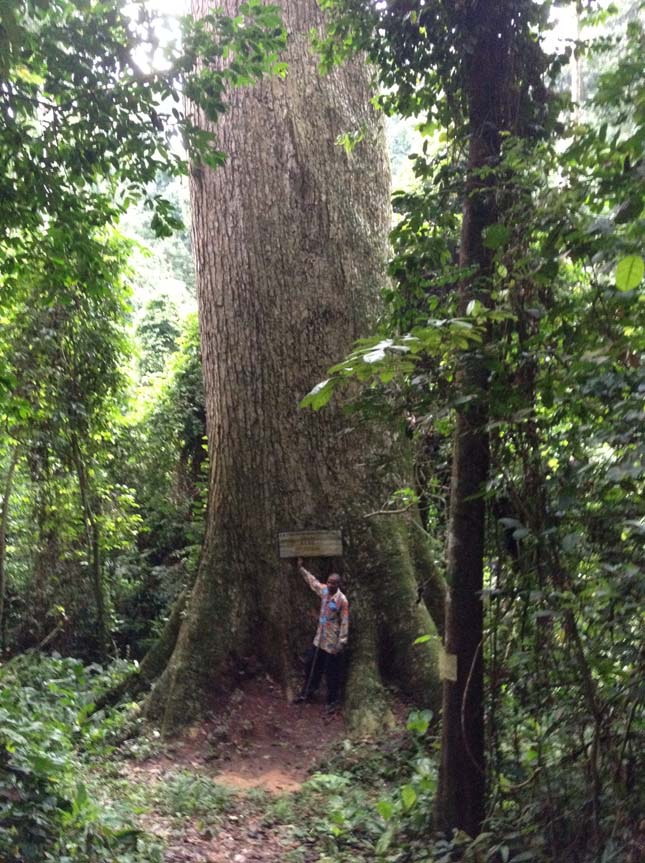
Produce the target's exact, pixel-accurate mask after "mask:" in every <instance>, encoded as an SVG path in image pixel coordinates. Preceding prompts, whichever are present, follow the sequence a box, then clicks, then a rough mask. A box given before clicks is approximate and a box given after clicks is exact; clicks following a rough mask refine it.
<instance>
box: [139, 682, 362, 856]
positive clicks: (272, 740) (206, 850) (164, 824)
mask: <svg viewBox="0 0 645 863" xmlns="http://www.w3.org/2000/svg"><path fill="white" fill-rule="evenodd" d="M222 708H223V709H222V710H221V711H219V710H218V716H217V718H216V719H211V720H208V721H206V722H204V723H202V724H200V725H199V726H195V727H194V728H192V729H190V731H189V732H188V733H187V734H186V735H185V736H184V737H183V738H182V739H180V740H177V741H175V742H173V743H172V744H170V745H169V746H167V747H166V748H165V749H164V751H163V753H161V754H159V755H155V756H153V757H151V758H149V759H147V760H145V761H143V762H141V763H139V764H130V765H129V766H128V768H127V774H128V776H129V777H130V778H132V779H133V780H136V781H138V782H140V783H144V784H145V785H147V786H150V787H152V786H154V785H157V784H159V783H164V781H168V780H169V778H171V777H172V776H173V775H174V774H177V773H178V772H180V771H181V772H184V773H186V772H188V773H195V774H197V775H200V776H203V777H207V778H208V779H210V780H212V781H213V782H215V783H217V784H218V785H220V786H221V785H223V786H225V787H226V788H229V789H231V790H234V791H247V792H248V791H249V790H251V789H258V790H259V791H262V792H266V794H267V795H270V797H269V799H270V800H273V799H275V800H277V799H278V798H279V796H280V795H284V794H289V793H294V792H297V791H298V790H299V789H300V787H301V785H302V783H303V782H304V781H305V780H306V779H307V777H308V776H309V775H310V773H311V771H312V768H314V766H315V765H317V764H320V762H321V761H324V758H325V754H326V753H328V752H332V751H333V748H334V745H335V744H337V743H338V742H339V741H340V740H342V739H343V738H344V737H345V734H346V732H345V724H344V720H343V717H342V714H337V715H336V716H334V717H333V718H331V719H327V718H326V717H325V716H324V707H323V705H322V704H320V703H317V704H304V705H290V704H287V703H286V701H285V699H284V695H283V693H282V691H281V690H280V688H279V687H278V686H276V685H275V684H274V683H273V682H272V681H271V679H270V678H268V677H262V678H256V679H255V680H252V681H249V682H248V683H247V684H245V685H244V687H242V688H240V689H237V690H235V692H234V693H233V694H232V696H231V698H230V699H229V701H228V703H227V704H226V705H223V706H222ZM256 808H257V807H256ZM141 826H142V827H143V828H144V829H145V830H147V831H149V832H151V833H153V834H155V835H157V836H159V837H161V838H163V839H164V840H165V842H166V843H167V851H166V856H165V863H225V861H226V863H258V861H264V863H284V861H285V860H288V859H289V851H293V850H294V849H295V848H296V847H298V843H297V842H295V841H294V840H293V838H292V837H291V836H290V831H289V829H288V828H285V826H284V825H283V824H277V823H276V824H272V823H271V819H267V817H266V813H264V812H262V811H253V810H252V809H251V811H246V810H244V809H240V811H238V812H235V811H233V812H228V813H225V814H223V815H222V817H221V818H220V819H219V820H218V824H217V826H216V827H213V826H208V827H206V828H204V826H203V819H202V822H200V819H196V818H192V819H186V820H185V821H184V823H182V825H181V827H180V828H178V826H177V822H176V820H174V821H173V819H171V818H169V817H165V816H163V815H161V814H159V813H155V812H150V813H147V814H145V815H144V816H142V817H141ZM297 859H298V860H302V861H303V863H310V861H311V863H313V861H316V860H317V859H318V854H316V853H315V852H314V851H313V850H311V849H309V850H308V849H302V850H301V852H300V853H299V854H298V857H297Z"/></svg>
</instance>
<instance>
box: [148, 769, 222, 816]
mask: <svg viewBox="0 0 645 863" xmlns="http://www.w3.org/2000/svg"><path fill="white" fill-rule="evenodd" d="M155 802H156V804H157V807H158V809H159V811H161V812H162V813H163V814H166V815H169V816H174V817H177V818H182V817H200V818H203V819H205V820H206V821H208V822H209V823H216V822H217V820H218V819H219V818H220V817H221V816H222V815H224V814H226V813H228V812H231V811H232V810H233V809H234V808H235V807H236V806H237V803H236V795H235V793H234V792H233V791H231V790H230V789H229V788H225V787H224V786H223V785H218V783H217V782H215V781H213V780H212V779H210V778H208V777H207V776H200V775H196V774H194V773H189V772H187V771H181V772H177V773H172V774H171V775H170V776H168V777H166V778H165V779H164V781H163V782H161V783H160V784H159V786H158V788H157V790H156V793H155Z"/></svg>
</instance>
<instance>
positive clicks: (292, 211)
mask: <svg viewBox="0 0 645 863" xmlns="http://www.w3.org/2000/svg"><path fill="white" fill-rule="evenodd" d="M224 8H225V10H226V11H227V12H229V13H235V12H236V11H237V6H236V3H235V2H234V0H227V2H225V3H224ZM282 9H283V17H284V21H285V24H286V26H287V29H288V33H289V47H288V49H287V57H286V60H287V62H288V64H289V71H288V74H287V77H286V79H284V80H280V79H272V80H269V81H267V82H265V83H263V84H262V85H260V86H256V87H254V88H252V89H244V90H236V91H234V92H233V93H232V94H231V95H230V98H229V110H228V112H227V114H226V115H225V116H224V118H223V119H222V120H221V121H220V122H219V123H218V127H217V135H218V139H219V146H220V147H221V149H222V150H224V151H225V152H226V153H227V154H228V161H227V163H226V165H225V166H224V168H222V169H220V170H217V171H215V172H213V171H210V170H208V169H206V168H205V167H195V168H194V170H193V173H192V182H191V194H192V206H193V218H194V228H193V231H194V248H195V253H196V269H197V284H198V299H199V311H200V328H201V341H202V362H203V369H204V382H205V391H206V402H207V428H208V439H209V449H210V453H211V473H210V491H209V501H208V517H207V529H206V538H205V545H204V551H203V555H202V563H201V566H200V569H199V572H198V576H197V580H196V584H195V587H194V590H193V592H192V596H191V598H190V601H189V603H188V607H187V612H186V619H185V621H184V623H183V625H182V627H181V631H180V633H179V637H178V640H177V645H176V648H175V651H174V653H173V656H172V658H171V660H170V663H169V665H168V667H167V668H166V670H165V672H164V674H163V675H162V677H161V679H160V681H159V682H158V684H157V686H156V688H155V691H154V692H153V694H152V696H151V699H150V702H149V711H150V713H151V714H152V715H156V716H158V717H160V718H161V719H162V725H163V728H164V729H165V730H166V731H167V732H168V731H173V730H175V729H176V728H177V727H179V726H180V725H182V724H184V723H185V722H187V721H189V720H190V719H191V718H193V717H195V716H198V715H199V714H200V713H202V712H203V711H204V709H205V708H207V707H208V705H209V704H210V702H211V699H212V696H213V693H214V691H215V689H216V688H220V687H223V686H225V685H226V682H227V678H228V676H229V673H230V672H231V670H232V669H233V668H234V667H235V665H236V663H238V662H239V661H240V660H241V659H243V658H244V657H248V656H249V655H254V656H255V657H256V658H258V659H259V660H260V661H261V662H262V664H263V665H264V667H265V668H266V669H267V670H268V671H269V672H270V673H271V674H272V675H273V676H274V677H275V678H276V679H278V680H279V681H281V682H282V684H283V685H284V686H285V689H286V691H287V693H289V692H291V691H293V687H294V685H295V683H296V673H295V672H294V667H295V664H296V663H295V660H296V657H297V655H298V653H300V652H302V651H303V649H304V648H305V647H306V646H307V644H308V643H310V642H311V639H312V637H313V629H314V626H315V625H313V626H312V623H311V621H310V618H309V613H310V611H311V610H312V605H314V604H315V601H316V599H315V597H313V595H312V594H310V592H308V590H307V588H306V587H305V585H304V584H302V583H301V580H300V579H299V578H298V577H297V576H294V575H292V574H291V567H290V566H288V565H287V564H285V563H284V562H282V563H281V562H280V561H279V560H278V556H277V548H276V541H277V534H278V532H279V531H281V530H294V529H305V528H341V529H342V530H343V535H344V546H345V555H344V558H343V561H342V568H343V575H344V590H345V592H346V593H347V594H348V597H349V599H350V607H351V612H350V615H351V624H350V643H351V644H352V645H353V650H354V659H353V662H352V663H351V670H350V674H349V682H348V693H347V703H348V706H349V708H350V712H351V714H352V716H351V721H352V722H353V724H354V725H355V727H373V726H374V724H375V717H378V716H382V715H383V714H382V712H381V710H382V702H383V691H382V684H381V671H387V672H389V673H390V674H391V675H393V676H395V677H397V678H398V679H399V680H400V681H401V683H402V685H403V687H404V688H405V689H406V690H407V691H408V692H410V693H411V694H412V695H414V696H415V697H416V698H417V699H418V700H419V701H420V702H421V703H425V704H430V705H432V706H434V707H435V708H436V707H437V706H438V696H439V686H438V678H437V670H436V668H437V662H436V652H437V646H438V645H437V639H436V630H435V627H434V625H433V623H432V620H431V617H430V614H429V613H428V610H427V609H426V607H425V605H424V603H423V602H419V601H418V598H417V593H418V591H417V584H416V579H415V571H414V561H413V558H412V556H411V554H410V551H409V536H408V534H409V530H410V529H414V528H410V527H409V525H408V524H407V523H406V522H403V521H398V520H394V519H393V518H392V517H387V518H380V519H365V517H364V516H365V514H367V513H368V512H370V511H371V510H373V509H374V501H379V500H382V499H383V497H384V492H385V496H386V495H387V492H388V491H389V490H391V488H392V485H391V482H390V478H389V477H388V475H387V473H386V472H384V471H383V470H382V468H381V465H382V464H383V463H384V462H385V461H386V460H387V459H388V458H389V459H393V460H396V455H395V451H396V447H397V446H398V445H399V444H398V443H397V442H396V441H393V440H391V439H388V438H387V437H386V436H385V435H384V434H379V433H375V432H374V431H368V430H366V429H364V428H361V427H355V421H354V420H353V419H352V418H351V417H349V416H347V415H346V414H344V413H343V411H342V410H341V409H340V407H339V406H338V405H336V406H333V407H331V408H329V409H327V410H325V411H323V412H321V413H320V414H316V413H313V412H310V411H303V410H300V409H299V407H298V404H299V401H300V400H301V399H302V397H303V396H304V395H305V394H306V393H307V392H308V391H309V390H310V389H311V387H312V386H313V385H314V384H315V383H316V382H318V381H319V380H320V379H321V378H322V377H324V374H325V370H326V369H327V368H328V367H329V366H330V365H331V364H332V363H334V362H337V361H338V360H339V358H342V357H343V356H344V355H345V354H346V353H347V352H348V350H349V349H350V347H351V346H352V343H353V342H354V340H355V339H356V338H358V337H360V336H364V335H366V334H367V333H368V332H369V328H370V324H371V323H372V322H373V320H374V313H375V311H376V309H377V301H378V291H379V288H380V287H381V286H382V285H383V283H384V279H385V261H386V257H387V251H388V247H387V235H388V231H389V222H390V209H389V170H388V165H387V160H386V156H385V151H384V146H383V139H382V128H381V123H380V121H379V119H378V117H376V116H375V114H374V111H373V109H372V107H371V105H370V101H369V100H370V97H371V95H372V93H371V87H370V76H369V72H368V70H367V68H366V67H365V66H364V64H363V63H362V62H359V61H355V62H353V63H351V64H348V65H347V66H345V67H343V68H340V69H336V70H334V71H333V72H332V73H331V74H330V75H328V76H326V77H324V78H323V77H321V76H320V75H319V74H318V72H317V68H316V67H317V61H316V58H315V57H314V56H313V55H312V52H311V48H310V36H309V33H310V30H311V29H312V28H316V29H320V27H321V24H322V18H321V13H320V11H319V9H318V7H317V5H316V4H315V3H314V2H312V0H284V2H283V4H282ZM207 11H208V2H207V0H194V12H195V13H196V14H197V15H202V14H205V13H206V12H207ZM197 121H198V122H199V123H200V125H202V126H204V127H207V123H206V122H205V120H204V118H203V117H202V116H199V115H197ZM355 130H360V131H361V132H362V135H363V138H362V141H361V142H360V143H359V144H358V145H357V147H356V149H355V150H354V151H353V152H351V153H347V152H345V150H344V149H343V148H342V147H340V146H338V145H337V144H336V139H337V137H338V136H339V135H341V134H343V133H345V132H348V131H349V132H351V131H355ZM388 450H389V452H388ZM336 563H337V564H338V563H339V562H336ZM309 567H310V568H312V569H314V570H315V569H316V564H315V563H313V562H310V564H309ZM319 574H322V575H324V574H325V572H324V571H323V570H322V569H320V570H319ZM425 633H431V634H432V635H434V636H435V638H434V639H433V640H431V641H430V642H429V643H427V644H425V645H421V646H414V645H413V641H414V639H415V638H416V637H417V636H418V635H421V634H425ZM386 652H387V653H388V654H389V655H388V656H386V655H385V654H386Z"/></svg>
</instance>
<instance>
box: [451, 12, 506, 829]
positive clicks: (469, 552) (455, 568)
mask: <svg viewBox="0 0 645 863" xmlns="http://www.w3.org/2000/svg"><path fill="white" fill-rule="evenodd" d="M511 6H512V4H511V3H509V2H508V0H481V2H479V3H478V4H473V7H472V11H471V12H470V14H469V15H466V16H465V19H464V22H463V25H462V26H463V27H464V37H465V40H466V38H467V39H468V40H469V43H470V42H472V45H473V48H472V53H471V54H470V55H469V62H468V65H467V68H466V69H465V75H466V93H467V97H468V120H469V128H470V141H469V154H468V178H467V182H466V190H465V199H464V207H463V222H462V231H461V245H460V261H459V262H460V266H462V267H472V266H473V265H474V266H475V267H476V272H475V275H474V276H472V277H471V278H469V279H468V280H466V281H464V282H463V283H462V284H461V287H460V306H461V311H462V313H464V312H465V311H466V307H467V304H468V303H469V302H470V301H471V300H473V299H478V300H480V301H481V302H483V303H485V304H486V305H490V294H489V280H490V277H491V267H492V252H491V251H490V250H489V249H487V248H486V247H485V245H484V236H483V232H484V231H485V229H486V228H487V227H488V226H489V225H492V224H494V223H495V222H496V221H497V219H498V212H497V202H496V190H495V179H494V176H493V175H491V174H489V173H485V170H484V169H490V168H494V166H495V165H496V164H497V162H498V160H499V155H500V132H501V131H503V130H507V129H510V128H511V126H510V104H511V96H512V78H511V68H512V64H511V55H512V48H511V36H510V34H511V17H512V16H511V11H512V10H511ZM488 374H489V372H488V366H487V362H486V357H485V346H484V348H483V349H482V348H475V349H472V350H470V351H469V352H468V353H466V354H465V355H464V357H463V359H462V363H461V369H460V372H459V379H458V382H459V389H460V393H461V395H462V396H464V397H466V398H467V399H468V400H467V401H466V402H465V406H464V407H462V408H460V409H459V410H458V411H457V419H456V428H455V438H454V449H453V466H452V481H451V490H450V525H449V535H448V560H447V576H448V601H447V603H446V634H445V651H446V654H447V656H448V659H449V662H448V663H447V665H449V664H450V661H451V662H452V663H453V667H454V663H456V674H455V675H454V677H455V678H456V679H450V678H452V677H453V674H452V673H449V674H448V675H447V679H445V680H444V684H443V708H442V737H441V764H440V777H439V789H438V794H437V800H436V806H435V818H436V822H437V826H438V827H439V828H441V829H443V830H445V831H446V832H451V831H452V830H453V829H455V828H458V829H460V830H463V831H465V832H466V833H468V834H469V835H471V836H476V835H477V834H478V833H479V832H480V830H481V826H482V822H483V820H484V814H485V810H484V806H485V794H486V773H485V740H484V663H483V607H482V601H481V590H482V588H483V564H484V532H485V515H486V511H485V502H484V497H483V493H484V490H485V484H486V480H487V478H488V468H489V441H488V433H487V430H486V425H487V420H488V409H487V400H488V397H487V389H488Z"/></svg>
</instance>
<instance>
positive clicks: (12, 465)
mask: <svg viewBox="0 0 645 863" xmlns="http://www.w3.org/2000/svg"><path fill="white" fill-rule="evenodd" d="M19 458H20V447H18V446H15V447H14V449H13V452H12V453H11V461H10V462H9V467H8V469H7V475H6V476H5V480H4V488H3V489H2V506H1V507H0V648H2V649H3V650H4V648H5V646H6V645H5V619H4V604H5V595H6V592H7V572H6V560H7V527H8V526H9V501H10V499H11V489H12V486H13V475H14V472H15V470H16V465H17V464H18V459H19Z"/></svg>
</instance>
